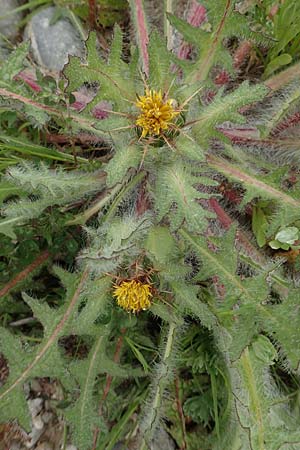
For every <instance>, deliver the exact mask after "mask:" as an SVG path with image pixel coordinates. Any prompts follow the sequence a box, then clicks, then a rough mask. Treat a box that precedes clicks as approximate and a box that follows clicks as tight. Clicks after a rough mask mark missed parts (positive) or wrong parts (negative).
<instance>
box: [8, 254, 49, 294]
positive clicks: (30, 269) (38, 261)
mask: <svg viewBox="0 0 300 450" xmlns="http://www.w3.org/2000/svg"><path fill="white" fill-rule="evenodd" d="M49 257H50V252H49V251H48V250H45V251H44V252H43V253H41V254H40V255H39V256H38V257H37V258H36V259H35V260H34V261H33V262H32V263H31V264H29V266H27V267H25V269H23V270H22V271H21V272H20V273H18V275H16V276H15V277H14V278H13V279H12V280H10V281H9V282H8V283H7V284H6V285H5V286H4V287H3V288H2V289H1V290H0V298H1V297H4V296H5V295H6V294H8V293H9V291H11V290H12V289H14V288H15V287H16V286H17V285H18V284H19V283H22V281H24V280H25V279H26V278H27V277H28V276H29V275H30V274H31V273H32V272H33V271H34V270H36V269H37V268H38V267H40V266H41V265H42V264H44V263H45V262H46V261H47V259H49Z"/></svg>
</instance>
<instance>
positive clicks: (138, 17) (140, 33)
mask: <svg viewBox="0 0 300 450" xmlns="http://www.w3.org/2000/svg"><path fill="white" fill-rule="evenodd" d="M130 4H131V9H132V12H133V14H134V15H135V23H136V28H137V29H136V32H137V40H138V44H139V48H140V53H141V58H142V63H143V71H144V73H145V75H146V76H147V77H148V75H149V54H148V44H149V36H148V30H147V22H146V15H145V11H144V7H143V0H130Z"/></svg>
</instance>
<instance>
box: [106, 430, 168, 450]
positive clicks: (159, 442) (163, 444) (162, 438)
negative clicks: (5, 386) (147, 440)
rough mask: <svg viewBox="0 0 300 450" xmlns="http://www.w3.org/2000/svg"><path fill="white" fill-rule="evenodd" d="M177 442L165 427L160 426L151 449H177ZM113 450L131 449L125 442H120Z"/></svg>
mask: <svg viewBox="0 0 300 450" xmlns="http://www.w3.org/2000/svg"><path fill="white" fill-rule="evenodd" d="M175 449H176V447H175V442H174V441H173V439H172V438H171V436H170V435H169V434H168V433H167V432H166V431H165V430H164V428H159V429H158V430H157V432H156V433H155V437H154V439H153V441H152V443H151V447H150V450H175ZM113 450H129V449H128V448H127V447H125V444H123V443H122V442H118V443H117V444H116V445H115V446H114V447H113Z"/></svg>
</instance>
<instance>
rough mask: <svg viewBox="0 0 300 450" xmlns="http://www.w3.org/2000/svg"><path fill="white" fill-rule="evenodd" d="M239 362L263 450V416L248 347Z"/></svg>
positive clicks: (263, 449) (259, 442)
mask: <svg viewBox="0 0 300 450" xmlns="http://www.w3.org/2000/svg"><path fill="white" fill-rule="evenodd" d="M241 362H242V365H243V369H244V373H245V374H246V376H247V379H248V380H249V383H248V386H247V389H248V390H249V392H250V395H251V398H252V403H253V409H254V413H255V416H256V419H257V424H258V444H259V450H265V444H264V423H263V415H262V410H261V406H260V401H259V396H258V392H257V389H256V383H255V378H254V373H253V369H252V365H251V360H250V355H249V349H248V347H247V348H246V349H245V350H244V353H243V355H242V358H241Z"/></svg>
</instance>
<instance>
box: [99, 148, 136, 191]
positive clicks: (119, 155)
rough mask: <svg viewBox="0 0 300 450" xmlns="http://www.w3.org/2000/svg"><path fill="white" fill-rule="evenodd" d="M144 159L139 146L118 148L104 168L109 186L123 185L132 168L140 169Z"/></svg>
mask: <svg viewBox="0 0 300 450" xmlns="http://www.w3.org/2000/svg"><path fill="white" fill-rule="evenodd" d="M142 157H143V153H142V151H141V149H140V147H139V146H137V145H129V146H128V147H125V146H123V147H122V148H118V149H117V150H116V153H115V155H114V157H113V158H112V159H111V160H110V161H109V163H108V164H107V165H106V166H105V167H104V170H105V172H106V173H107V185H108V186H114V185H115V184H117V183H122V182H123V179H124V177H125V175H126V174H127V172H128V170H129V169H130V168H134V169H137V168H138V166H139V165H140V163H141V161H142Z"/></svg>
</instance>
